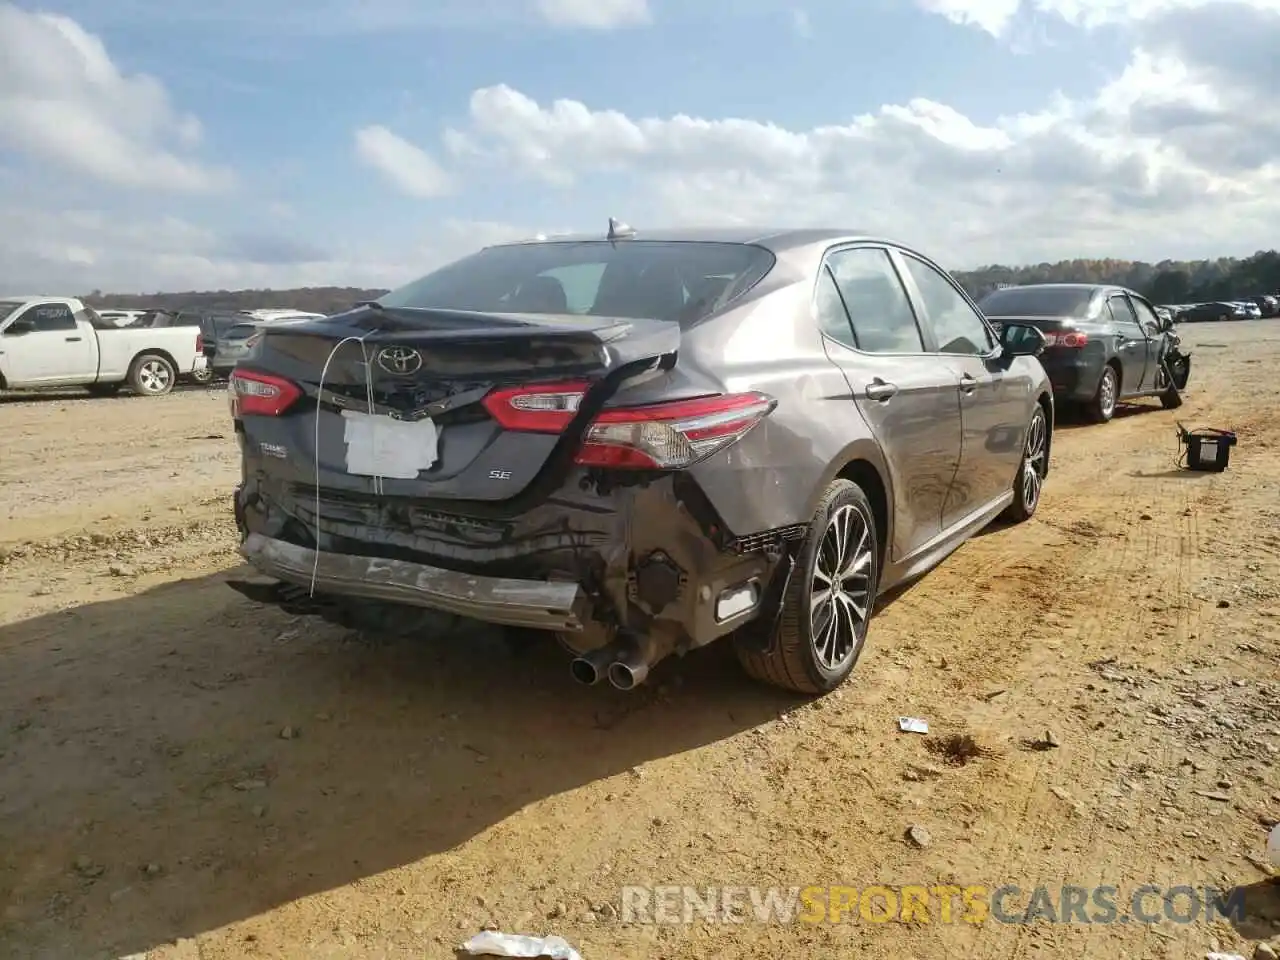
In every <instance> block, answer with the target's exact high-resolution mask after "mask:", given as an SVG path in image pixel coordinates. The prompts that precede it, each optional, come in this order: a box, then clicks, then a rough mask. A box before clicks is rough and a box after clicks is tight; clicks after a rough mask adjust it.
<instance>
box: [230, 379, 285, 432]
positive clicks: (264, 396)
mask: <svg viewBox="0 0 1280 960" xmlns="http://www.w3.org/2000/svg"><path fill="white" fill-rule="evenodd" d="M301 396H302V390H301V388H299V387H298V385H297V384H295V383H291V382H290V381H288V380H286V379H284V378H283V377H275V376H272V375H271V374H269V373H255V372H253V371H250V370H234V371H232V373H231V380H230V382H229V384H228V386H227V397H228V400H229V401H230V403H231V418H232V419H233V420H239V419H240V418H241V417H245V416H254V417H278V416H280V415H281V414H282V413H284V412H285V411H286V410H288V409H289V408H290V407H291V406H293V404H294V403H295V402H296V401H297V400H298V398H299V397H301Z"/></svg>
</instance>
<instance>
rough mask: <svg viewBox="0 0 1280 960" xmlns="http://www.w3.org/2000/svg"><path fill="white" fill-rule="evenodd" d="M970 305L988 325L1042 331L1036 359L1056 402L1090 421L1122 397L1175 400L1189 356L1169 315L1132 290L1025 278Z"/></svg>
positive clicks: (1172, 405) (1104, 417)
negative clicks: (1071, 407) (1028, 326)
mask: <svg viewBox="0 0 1280 960" xmlns="http://www.w3.org/2000/svg"><path fill="white" fill-rule="evenodd" d="M978 305H979V306H980V307H981V308H982V310H983V312H984V313H985V314H986V316H987V318H988V319H989V320H990V321H991V323H992V324H993V325H995V326H996V327H1000V326H1001V325H1002V324H1004V323H1018V324H1032V325H1033V326H1035V327H1036V328H1037V329H1039V330H1040V331H1041V332H1042V333H1043V334H1044V335H1045V337H1046V339H1047V341H1048V343H1047V345H1046V347H1045V350H1044V353H1042V354H1041V355H1040V361H1041V363H1043V364H1044V368H1045V370H1046V372H1047V373H1048V374H1049V379H1050V380H1051V381H1052V382H1053V393H1054V398H1055V399H1056V400H1057V401H1058V403H1059V405H1060V406H1066V405H1067V404H1071V405H1074V406H1077V407H1079V408H1080V409H1081V410H1083V411H1084V412H1085V413H1086V414H1087V415H1088V416H1089V418H1090V419H1091V420H1093V421H1094V422H1096V423H1106V422H1107V421H1108V420H1110V419H1111V418H1112V417H1113V416H1114V415H1115V412H1116V404H1117V403H1119V402H1121V401H1123V400H1134V399H1137V398H1139V397H1159V398H1160V404H1161V406H1163V407H1164V408H1165V409H1166V410H1173V409H1176V408H1177V407H1180V406H1182V394H1181V393H1180V391H1181V390H1183V389H1185V388H1186V386H1187V380H1188V378H1189V377H1190V374H1191V358H1190V356H1189V355H1188V354H1184V353H1182V352H1181V350H1180V349H1179V338H1178V335H1177V334H1176V333H1175V332H1174V330H1173V319H1172V318H1171V317H1169V316H1167V315H1166V316H1164V317H1161V316H1160V315H1159V313H1157V311H1156V308H1155V307H1154V306H1153V305H1152V304H1151V303H1150V301H1148V300H1147V299H1146V298H1145V297H1143V296H1142V295H1141V294H1139V293H1136V292H1134V291H1133V290H1127V289H1125V288H1124V287H1113V286H1107V285H1105V284H1092V283H1041V284H1028V285H1027V286H1020V287H1005V288H1004V289H1002V290H995V291H992V292H991V293H989V294H987V295H986V296H985V297H983V298H982V300H981V301H980V302H979V304H978Z"/></svg>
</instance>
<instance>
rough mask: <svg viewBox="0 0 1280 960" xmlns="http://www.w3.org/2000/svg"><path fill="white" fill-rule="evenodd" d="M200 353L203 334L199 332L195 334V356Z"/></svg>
mask: <svg viewBox="0 0 1280 960" xmlns="http://www.w3.org/2000/svg"><path fill="white" fill-rule="evenodd" d="M202 353H204V335H203V334H201V333H197V334H196V356H197V357H198V356H200V354H202Z"/></svg>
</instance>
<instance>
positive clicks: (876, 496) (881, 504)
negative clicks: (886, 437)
mask: <svg viewBox="0 0 1280 960" xmlns="http://www.w3.org/2000/svg"><path fill="white" fill-rule="evenodd" d="M836 476H837V478H839V479H841V480H849V481H852V482H853V483H856V484H857V485H858V486H859V487H861V488H862V492H863V493H865V494H866V495H867V499H868V500H869V501H871V512H872V514H873V515H874V516H875V518H876V533H877V534H879V536H878V538H877V539H878V540H879V541H880V557H879V560H880V568H881V569H882V570H883V569H884V561H885V557H886V556H887V555H888V543H889V496H888V494H887V492H886V491H885V488H884V481H883V480H881V479H880V472H879V471H878V470H876V468H875V467H873V466H872V465H871V464H870V463H868V462H867V461H866V460H852V461H850V462H849V463H847V464H845V466H844V469H842V470H841V471H840V472H839V473H838V474H836Z"/></svg>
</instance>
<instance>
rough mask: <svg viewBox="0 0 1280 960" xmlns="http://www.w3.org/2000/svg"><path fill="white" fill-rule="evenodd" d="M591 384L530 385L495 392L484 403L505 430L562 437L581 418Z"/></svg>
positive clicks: (490, 414)
mask: <svg viewBox="0 0 1280 960" xmlns="http://www.w3.org/2000/svg"><path fill="white" fill-rule="evenodd" d="M589 386H590V384H588V383H583V382H576V381H575V382H573V383H550V384H531V385H529V386H524V387H509V388H506V389H503V390H494V391H493V392H492V393H490V394H488V395H487V396H486V397H485V398H484V400H483V401H482V403H483V404H484V408H485V410H487V411H489V416H491V417H493V419H495V420H497V421H498V423H499V424H501V426H502V427H503V429H505V430H520V431H522V432H524V433H563V432H564V430H565V428H566V427H568V426H569V424H570V423H571V422H572V421H573V418H574V417H575V416H577V414H578V406H579V404H581V403H582V398H583V396H584V395H585V394H586V392H587V388H588V387H589Z"/></svg>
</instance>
